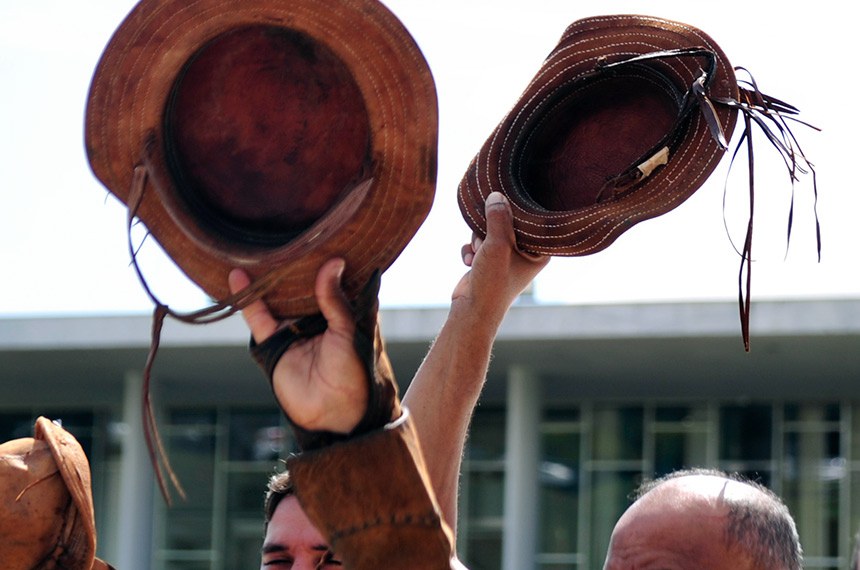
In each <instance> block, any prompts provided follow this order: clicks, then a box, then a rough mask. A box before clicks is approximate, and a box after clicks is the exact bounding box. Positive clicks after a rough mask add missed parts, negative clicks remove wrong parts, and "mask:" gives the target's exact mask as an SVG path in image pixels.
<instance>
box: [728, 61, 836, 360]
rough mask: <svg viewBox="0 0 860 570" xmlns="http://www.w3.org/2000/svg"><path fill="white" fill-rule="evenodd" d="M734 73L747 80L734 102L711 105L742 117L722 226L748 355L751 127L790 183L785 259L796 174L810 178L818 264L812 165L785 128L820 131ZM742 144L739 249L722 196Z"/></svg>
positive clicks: (752, 188)
mask: <svg viewBox="0 0 860 570" xmlns="http://www.w3.org/2000/svg"><path fill="white" fill-rule="evenodd" d="M735 71H743V72H745V73H746V74H747V76H748V77H749V79H748V80H744V81H741V82H739V85H738V89H739V96H738V100H734V99H727V98H714V102H715V103H717V104H720V105H725V106H727V107H730V108H732V109H736V110H737V111H739V112H740V113H741V114H742V115H743V119H744V131H743V133H742V134H741V137H740V139H739V140H738V144H737V146H736V147H735V150H734V152H733V153H732V159H731V162H730V163H729V171H728V173H727V174H726V182H725V183H724V186H723V225H724V226H725V228H726V234H727V235H728V237H729V242H730V243H731V244H732V247H733V248H734V249H735V251H736V252H737V253H738V255H740V256H741V264H740V270H739V272H738V305H739V309H740V319H741V330H742V334H743V340H744V350H746V351H747V352H749V350H750V340H749V326H750V325H749V321H750V312H751V307H750V290H751V285H752V282H751V273H752V236H753V212H754V205H755V160H754V155H753V141H752V127H753V124H755V125H757V126H758V127H759V128H760V129H761V131H762V133H763V134H764V135H765V138H766V139H767V140H768V142H770V143H771V145H773V147H774V148H775V149H776V150H777V152H778V153H779V155H780V157H781V158H782V159H783V162H784V164H785V167H786V170H787V172H788V176H789V180H790V181H791V202H790V205H789V211H788V223H787V228H786V252H785V255H786V257H787V256H788V247H789V245H790V242H791V229H792V225H793V222H794V195H795V183H796V182H797V181H798V180H799V175H800V174H811V175H812V191H813V214H814V217H815V239H816V251H817V255H818V261H819V262H820V261H821V225H820V222H819V219H818V180H817V175H816V172H815V167H814V165H813V164H812V163H811V162H810V161H809V159H808V158H807V157H806V155H805V154H804V152H803V149H801V147H800V143H799V142H798V140H797V138H796V137H795V135H794V133H793V132H792V130H791V128H790V127H789V124H788V121H789V120H791V121H794V122H797V123H800V124H802V125H804V126H807V127H809V128H812V129H814V130H816V131H820V130H821V129H819V128H818V127H815V126H813V125H811V124H809V123H806V122H804V121H801V120H800V119H798V118H797V117H796V115H797V114H798V113H799V112H800V111H799V110H798V109H797V108H796V107H794V106H793V105H790V104H788V103H786V102H784V101H780V100H779V99H777V98H775V97H771V96H769V95H766V94H764V93H762V92H761V91H760V90H759V88H758V85H757V84H756V81H755V79H754V78H753V76H752V74H751V73H750V72H749V71H748V70H747V69H746V68H743V67H736V68H735ZM744 143H746V149H747V170H748V179H749V218H748V220H747V227H746V233H745V236H744V243H743V246H742V247H741V248H740V249H739V248H738V247H737V246H736V245H735V243H734V241H733V240H732V238H731V235H730V232H729V229H728V221H727V220H726V215H725V212H726V195H727V193H728V178H729V174H730V173H731V168H732V165H733V164H734V161H735V158H737V155H738V152H739V151H740V149H741V147H742V146H743V145H744Z"/></svg>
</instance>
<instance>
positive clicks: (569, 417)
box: [543, 408, 582, 422]
mask: <svg viewBox="0 0 860 570" xmlns="http://www.w3.org/2000/svg"><path fill="white" fill-rule="evenodd" d="M581 418H582V414H581V413H580V411H579V408H563V409H558V408H556V409H552V408H550V409H548V410H544V412H543V419H544V421H547V422H578V421H579V420H580V419H581Z"/></svg>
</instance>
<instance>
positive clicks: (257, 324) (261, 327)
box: [227, 269, 278, 344]
mask: <svg viewBox="0 0 860 570" xmlns="http://www.w3.org/2000/svg"><path fill="white" fill-rule="evenodd" d="M227 284H228V285H229V287H230V292H231V293H238V292H239V291H241V290H243V289H244V288H245V287H247V286H248V285H250V284H251V278H250V277H248V274H247V273H245V272H244V271H243V270H241V269H234V270H232V271H231V272H230V274H229V275H228V276H227ZM242 317H243V318H244V319H245V322H246V323H247V324H248V328H249V329H250V330H251V335H252V336H253V337H254V340H255V341H256V342H257V343H258V344H259V343H261V342H263V341H264V340H266V339H267V338H269V337H270V336H272V334H273V333H274V332H275V330H277V328H278V321H277V320H275V318H274V317H273V316H272V313H271V312H270V311H269V308H268V307H267V306H266V303H264V302H263V301H262V300H261V299H258V300H256V301H254V302H252V303H250V304H248V306H247V307H245V308H244V309H242Z"/></svg>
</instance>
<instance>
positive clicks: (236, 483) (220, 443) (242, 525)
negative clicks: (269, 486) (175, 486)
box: [156, 408, 295, 570]
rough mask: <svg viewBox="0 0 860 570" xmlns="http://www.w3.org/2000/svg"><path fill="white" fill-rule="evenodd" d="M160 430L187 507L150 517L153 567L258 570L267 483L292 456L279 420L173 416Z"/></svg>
mask: <svg viewBox="0 0 860 570" xmlns="http://www.w3.org/2000/svg"><path fill="white" fill-rule="evenodd" d="M168 418H169V421H168V422H167V424H166V425H165V426H164V427H163V428H162V434H163V436H164V437H165V440H166V442H167V447H168V453H169V454H170V461H171V463H172V464H173V468H174V470H175V471H176V474H177V475H178V476H179V479H180V482H181V483H182V485H183V487H184V488H185V491H186V493H187V500H186V501H177V502H176V503H175V504H174V506H173V507H171V508H164V507H161V508H160V510H159V512H158V514H157V516H156V530H157V533H158V536H157V537H156V541H157V542H156V543H157V544H158V545H159V547H158V548H157V551H156V567H157V568H160V569H163V570H204V569H205V570H230V569H233V568H257V567H259V565H260V547H261V546H262V542H263V499H264V496H265V491H266V483H267V481H268V478H269V477H270V476H271V475H272V474H274V473H275V472H276V471H277V470H279V469H281V468H282V467H283V464H282V463H281V462H280V460H279V458H281V457H286V455H287V454H289V453H290V452H292V451H294V450H295V446H294V442H293V440H292V436H291V434H290V431H289V428H288V427H287V426H286V425H285V424H284V421H283V420H282V416H281V414H280V413H279V412H276V411H271V410H269V409H261V410H257V409H233V408H214V409H213V408H207V409H174V410H172V411H170V413H169V414H168Z"/></svg>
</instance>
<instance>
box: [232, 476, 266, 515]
mask: <svg viewBox="0 0 860 570" xmlns="http://www.w3.org/2000/svg"><path fill="white" fill-rule="evenodd" d="M273 473H274V470H272V471H270V472H268V473H265V472H260V473H257V472H242V473H230V474H229V476H228V478H227V512H228V513H230V516H231V517H234V516H242V515H247V516H254V515H258V516H259V517H260V520H262V516H263V500H264V499H265V497H266V485H267V483H268V480H269V476H270V475H271V474H273Z"/></svg>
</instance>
